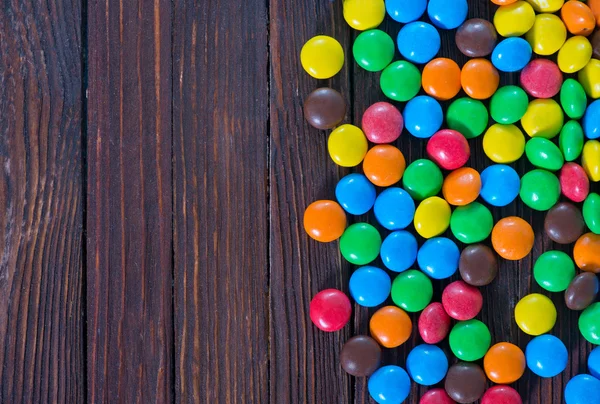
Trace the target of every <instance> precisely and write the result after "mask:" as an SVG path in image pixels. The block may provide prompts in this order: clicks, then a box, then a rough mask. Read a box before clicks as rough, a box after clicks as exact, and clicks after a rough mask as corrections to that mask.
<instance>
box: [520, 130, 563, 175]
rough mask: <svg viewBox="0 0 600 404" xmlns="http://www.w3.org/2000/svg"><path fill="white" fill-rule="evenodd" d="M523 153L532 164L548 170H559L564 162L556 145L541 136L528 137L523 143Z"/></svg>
mask: <svg viewBox="0 0 600 404" xmlns="http://www.w3.org/2000/svg"><path fill="white" fill-rule="evenodd" d="M525 155H527V159H528V160H529V162H530V163H531V164H533V165H534V166H536V167H539V168H543V169H546V170H550V171H556V170H560V168H561V167H562V166H563V164H564V162H565V159H564V157H563V155H562V153H561V151H560V149H559V148H558V146H556V145H555V144H554V143H552V141H550V140H548V139H545V138H543V137H534V138H531V139H529V141H528V142H527V144H526V145H525Z"/></svg>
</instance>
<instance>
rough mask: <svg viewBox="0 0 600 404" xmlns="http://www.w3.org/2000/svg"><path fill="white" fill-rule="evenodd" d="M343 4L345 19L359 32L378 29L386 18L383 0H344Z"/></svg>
mask: <svg viewBox="0 0 600 404" xmlns="http://www.w3.org/2000/svg"><path fill="white" fill-rule="evenodd" d="M343 4H344V19H345V20H346V22H347V23H348V25H350V26H351V27H352V28H354V29H356V30H359V31H364V30H367V29H371V28H375V27H377V26H378V25H379V24H381V22H382V21H383V18H384V17H385V3H384V2H383V0H368V1H365V0H344V3H343Z"/></svg>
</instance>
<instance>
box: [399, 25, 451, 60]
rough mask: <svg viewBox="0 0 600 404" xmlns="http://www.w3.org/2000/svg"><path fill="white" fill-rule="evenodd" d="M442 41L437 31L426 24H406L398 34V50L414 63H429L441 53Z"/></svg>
mask: <svg viewBox="0 0 600 404" xmlns="http://www.w3.org/2000/svg"><path fill="white" fill-rule="evenodd" d="M441 43H442V41H441V39H440V34H439V32H437V29H435V27H434V26H433V25H431V24H427V23H426V22H422V21H416V22H411V23H410V24H406V25H405V26H404V27H402V29H401V30H400V32H399V33H398V50H400V53H401V54H402V56H404V57H405V58H406V59H408V60H409V61H411V62H413V63H427V62H429V61H430V60H431V59H433V58H434V56H435V55H436V54H437V53H438V52H439V50H440V45H441Z"/></svg>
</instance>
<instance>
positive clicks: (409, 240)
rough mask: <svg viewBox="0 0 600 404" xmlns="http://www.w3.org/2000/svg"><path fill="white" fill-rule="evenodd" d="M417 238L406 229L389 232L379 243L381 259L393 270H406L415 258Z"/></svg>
mask: <svg viewBox="0 0 600 404" xmlns="http://www.w3.org/2000/svg"><path fill="white" fill-rule="evenodd" d="M417 249H418V247H417V240H416V239H415V237H414V236H413V235H412V234H410V233H409V232H407V231H404V230H399V231H395V232H392V233H390V234H389V235H388V236H387V237H386V238H385V240H383V243H382V244H381V260H382V261H383V264H384V265H385V266H386V268H388V269H390V270H392V271H394V272H402V271H406V270H407V269H408V268H410V267H411V266H412V264H414V263H415V260H416V259H417Z"/></svg>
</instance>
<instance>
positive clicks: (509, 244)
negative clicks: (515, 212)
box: [492, 216, 534, 261]
mask: <svg viewBox="0 0 600 404" xmlns="http://www.w3.org/2000/svg"><path fill="white" fill-rule="evenodd" d="M533 240H534V234H533V229H532V228H531V225H530V224H529V223H527V222H526V221H525V220H523V219H521V218H520V217H516V216H509V217H505V218H504V219H500V220H499V221H498V223H496V225H495V226H494V229H493V230H492V246H493V247H494V250H496V252H497V253H498V255H500V256H501V257H502V258H504V259H507V260H513V261H514V260H520V259H521V258H524V257H525V256H526V255H527V254H529V252H530V251H531V249H532V248H533Z"/></svg>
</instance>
